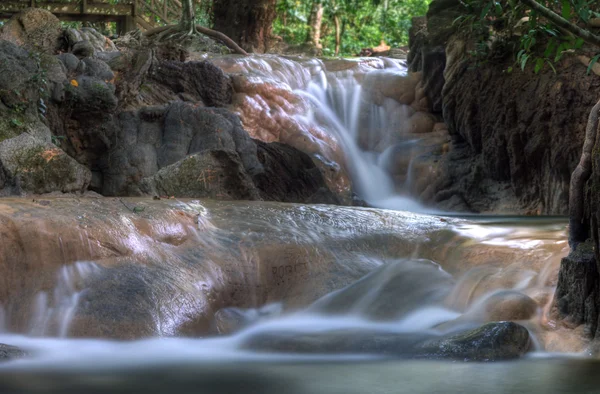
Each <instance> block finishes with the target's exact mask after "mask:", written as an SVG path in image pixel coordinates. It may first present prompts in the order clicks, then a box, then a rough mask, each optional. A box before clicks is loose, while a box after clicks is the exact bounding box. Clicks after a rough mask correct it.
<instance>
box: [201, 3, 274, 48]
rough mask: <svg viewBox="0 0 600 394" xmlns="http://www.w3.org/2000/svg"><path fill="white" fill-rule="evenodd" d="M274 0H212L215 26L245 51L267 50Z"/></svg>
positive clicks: (271, 28) (271, 27) (272, 19)
mask: <svg viewBox="0 0 600 394" xmlns="http://www.w3.org/2000/svg"><path fill="white" fill-rule="evenodd" d="M276 3H277V0H214V2H213V24H214V29H215V30H217V31H220V32H222V33H225V34H226V35H227V36H229V37H231V38H232V39H233V40H234V41H235V42H237V43H238V44H239V45H240V46H241V47H242V48H244V49H245V50H246V51H248V52H258V53H264V52H266V51H268V50H269V46H270V41H271V34H272V30H273V21H274V20H275V17H276V9H275V5H276Z"/></svg>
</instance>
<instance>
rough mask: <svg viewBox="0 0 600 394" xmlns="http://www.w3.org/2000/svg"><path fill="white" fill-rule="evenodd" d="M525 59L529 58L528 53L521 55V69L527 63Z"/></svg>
mask: <svg viewBox="0 0 600 394" xmlns="http://www.w3.org/2000/svg"><path fill="white" fill-rule="evenodd" d="M527 59H529V55H523V56H521V70H525V66H526V65H527Z"/></svg>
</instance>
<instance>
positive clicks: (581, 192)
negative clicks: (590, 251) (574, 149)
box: [569, 101, 600, 248]
mask: <svg viewBox="0 0 600 394" xmlns="http://www.w3.org/2000/svg"><path fill="white" fill-rule="evenodd" d="M599 118H600V101H598V102H597V103H596V105H594V107H593V108H592V111H591V112H590V116H589V118H588V123H587V127H586V130H585V141H584V143H583V150H582V152H581V158H580V159H579V164H578V165H577V168H575V171H573V174H572V175H571V184H570V185H569V244H570V245H571V247H572V248H575V246H577V244H579V243H581V242H585V241H586V240H587V238H588V236H589V234H588V231H587V226H586V224H585V223H584V203H585V201H584V198H585V184H586V182H587V181H588V179H589V178H590V175H591V174H592V150H593V149H594V145H595V144H596V141H597V139H598V132H599V130H598V124H599Z"/></svg>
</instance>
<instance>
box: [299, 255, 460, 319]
mask: <svg viewBox="0 0 600 394" xmlns="http://www.w3.org/2000/svg"><path fill="white" fill-rule="evenodd" d="M453 284H454V280H453V279H452V277H451V276H450V275H449V274H448V273H446V272H444V271H443V270H442V269H440V267H439V266H438V265H437V264H435V263H433V262H431V261H428V260H398V261H395V262H392V263H389V264H386V265H384V266H382V267H380V268H378V269H376V270H374V272H372V273H370V274H369V275H367V276H366V277H364V278H362V279H360V280H359V281H357V282H356V283H353V284H352V285H350V286H348V287H346V288H344V289H341V290H339V291H337V292H335V293H332V294H328V295H327V296H325V297H323V298H322V299H320V300H319V301H317V302H315V304H314V305H312V306H311V307H310V308H309V310H310V311H311V312H316V313H321V314H326V315H331V314H334V315H340V314H347V313H356V314H358V315H360V316H363V317H365V318H368V319H372V320H397V319H400V318H402V317H404V316H406V315H407V314H409V313H410V312H413V311H414V310H415V309H416V308H421V307H424V306H431V305H435V304H436V303H441V301H442V300H443V299H444V297H446V296H447V295H448V293H449V292H450V290H451V289H452V285H453ZM400 300H402V301H401V302H400Z"/></svg>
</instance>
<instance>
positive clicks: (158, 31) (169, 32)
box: [144, 25, 248, 56]
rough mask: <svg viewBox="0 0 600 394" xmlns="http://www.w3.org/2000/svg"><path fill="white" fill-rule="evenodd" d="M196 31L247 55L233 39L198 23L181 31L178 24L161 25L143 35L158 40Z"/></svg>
mask: <svg viewBox="0 0 600 394" xmlns="http://www.w3.org/2000/svg"><path fill="white" fill-rule="evenodd" d="M196 33H201V34H204V35H206V36H208V37H211V38H214V39H215V40H219V41H221V42H222V43H223V44H225V46H227V47H228V48H229V49H231V50H232V51H234V53H237V54H240V55H244V56H248V52H246V51H245V50H243V49H242V48H241V47H240V46H239V45H238V44H236V43H235V41H233V40H232V39H231V38H229V37H227V36H226V35H225V34H223V33H221V32H218V31H216V30H212V29H209V28H207V27H204V26H200V25H196V26H195V29H192V30H191V31H183V30H181V28H180V27H179V25H169V26H161V27H157V28H154V29H150V30H148V31H146V32H145V33H144V36H146V37H148V38H150V37H155V38H157V39H158V40H160V41H164V40H169V39H175V38H180V37H185V36H191V35H194V34H196Z"/></svg>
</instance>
